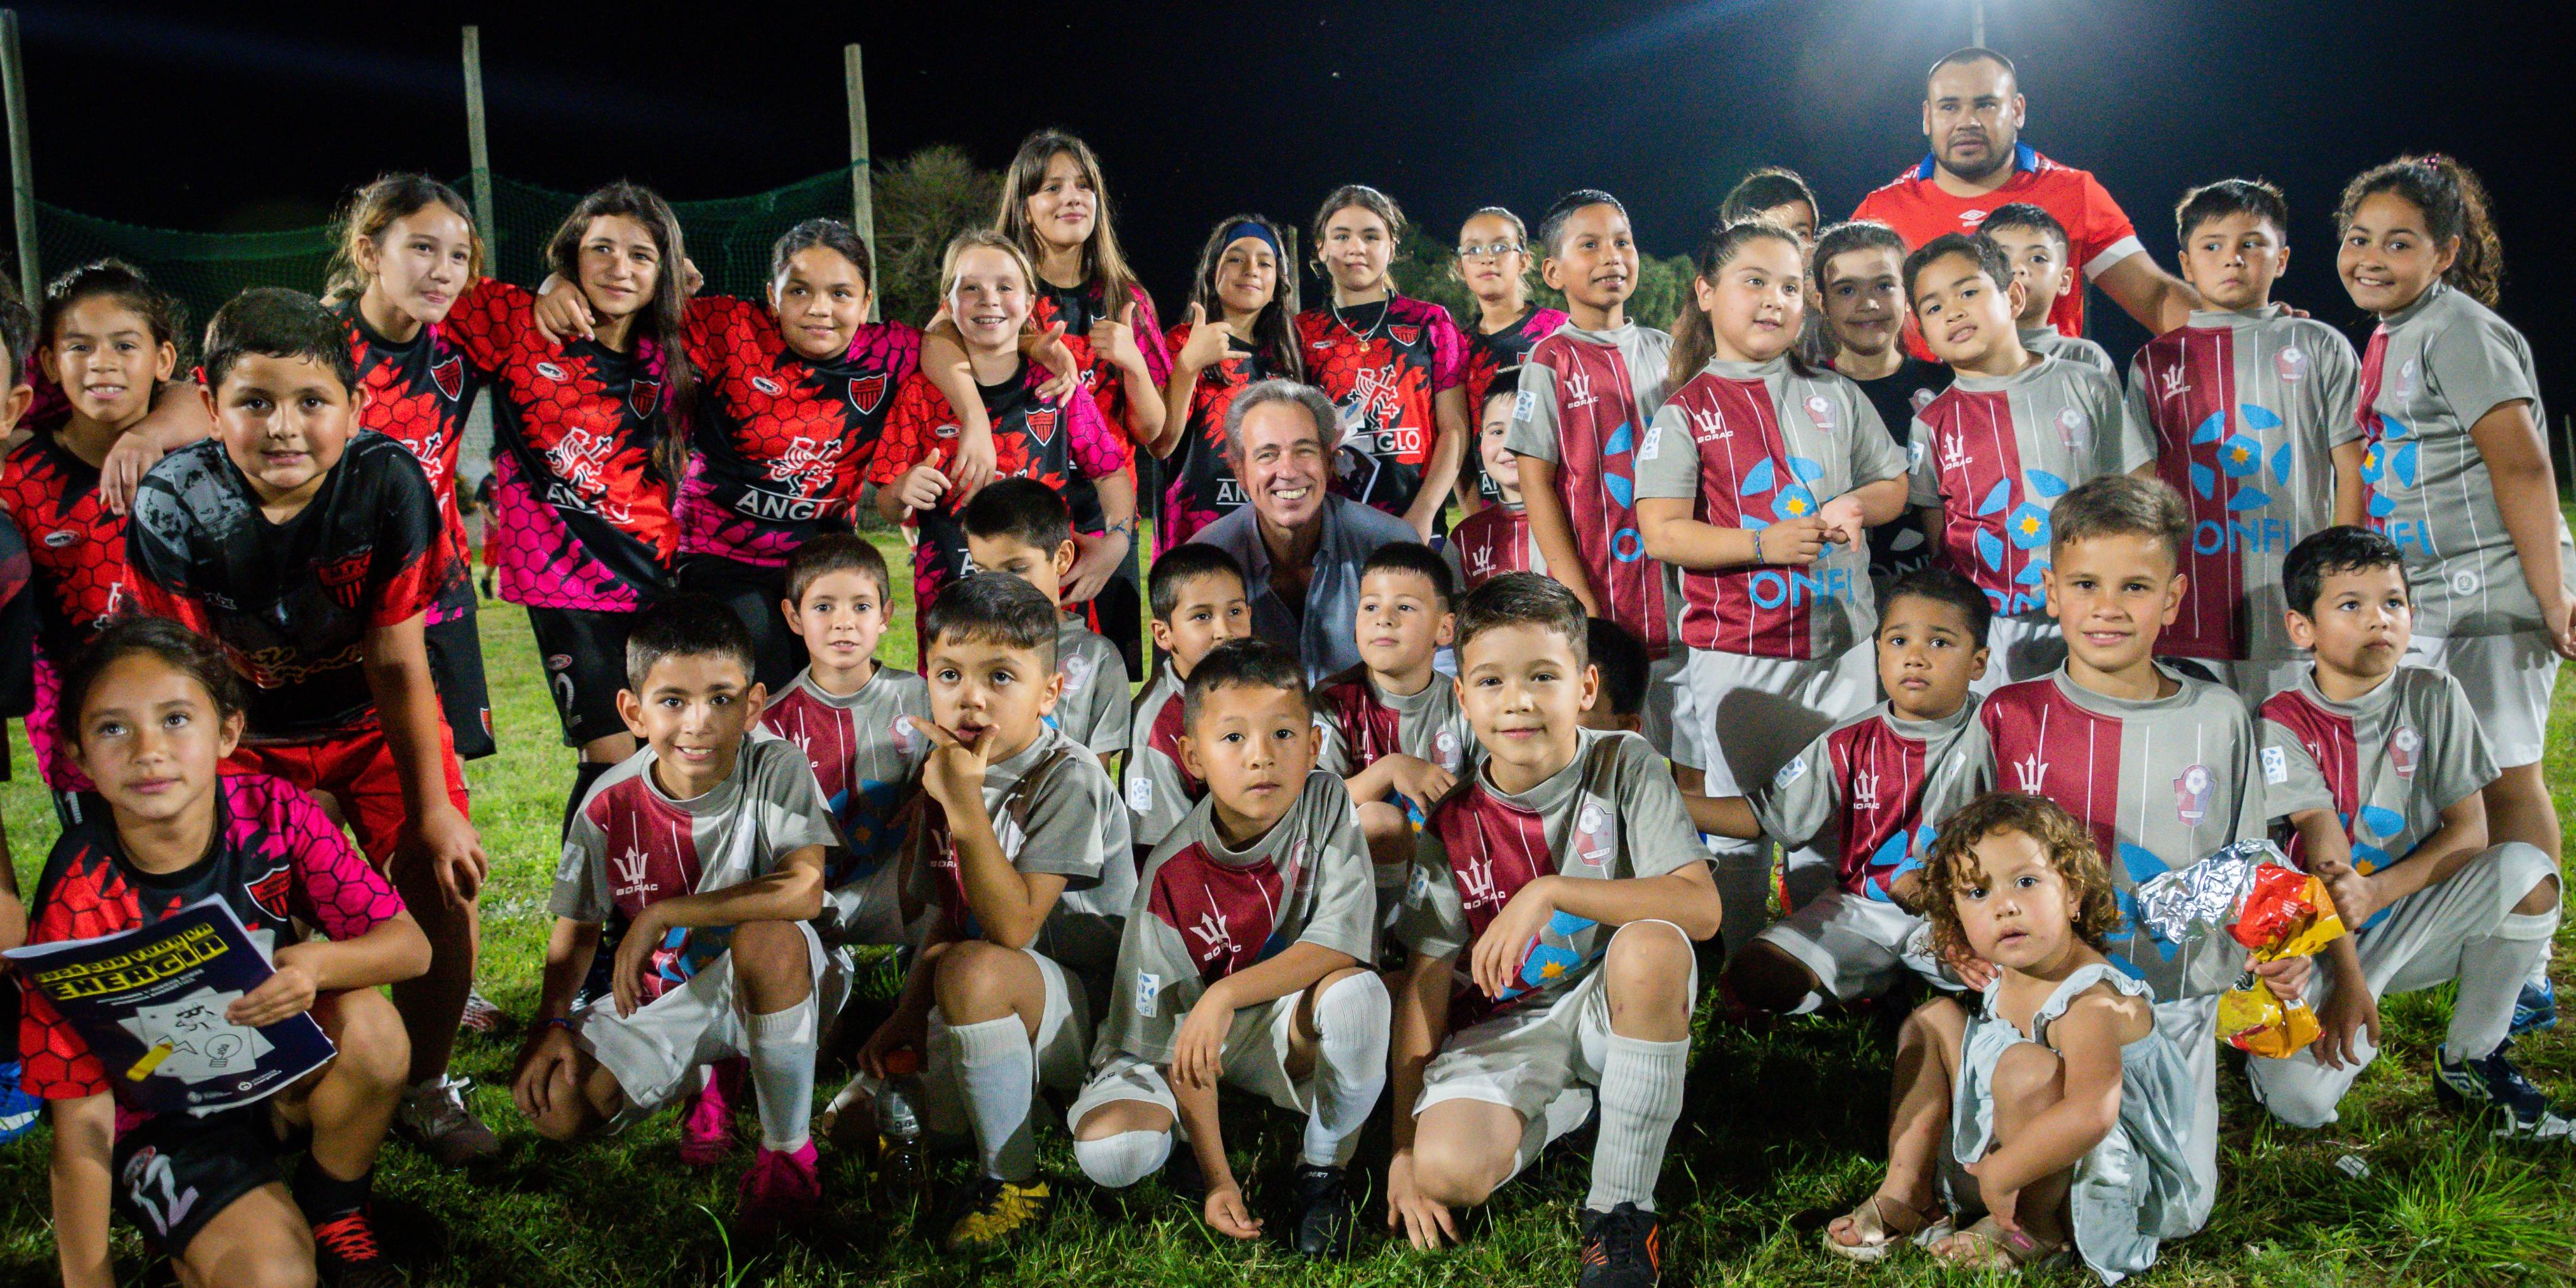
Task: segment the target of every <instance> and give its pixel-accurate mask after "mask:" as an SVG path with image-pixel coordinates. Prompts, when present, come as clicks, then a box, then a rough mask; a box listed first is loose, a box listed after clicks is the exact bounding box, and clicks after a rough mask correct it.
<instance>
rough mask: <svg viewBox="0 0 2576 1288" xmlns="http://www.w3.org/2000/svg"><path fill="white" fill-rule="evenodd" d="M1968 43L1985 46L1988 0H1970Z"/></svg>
mask: <svg viewBox="0 0 2576 1288" xmlns="http://www.w3.org/2000/svg"><path fill="white" fill-rule="evenodd" d="M1968 43H1969V44H1971V45H1975V46H1976V47H1978V48H1980V49H1983V48H1985V45H1986V0H1968Z"/></svg>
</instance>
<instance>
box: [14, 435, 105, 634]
mask: <svg viewBox="0 0 2576 1288" xmlns="http://www.w3.org/2000/svg"><path fill="white" fill-rule="evenodd" d="M0 507H6V508H7V509H8V511H9V519H10V521H11V522H12V523H13V524H14V525H16V527H17V529H18V535H19V536H20V537H22V538H24V539H25V541H26V546H27V559H28V561H29V564H30V566H31V568H32V570H33V573H34V584H35V587H36V589H37V590H38V591H39V592H40V593H39V594H38V596H37V598H36V620H37V630H38V637H37V638H38V640H39V643H40V645H41V646H42V647H43V649H44V650H45V656H47V657H48V658H51V659H53V661H54V662H55V664H56V665H61V664H63V663H66V662H68V661H70V660H71V656H72V654H73V653H75V652H78V651H79V650H80V649H81V647H82V646H84V645H86V644H88V643H89V642H90V640H91V639H93V638H95V637H96V636H97V635H98V632H99V630H100V629H101V628H103V627H105V626H106V625H107V624H108V623H109V622H110V621H112V620H114V619H115V618H116V616H117V615H118V614H119V613H121V612H124V611H125V610H126V609H127V608H128V607H129V599H130V597H129V595H128V593H127V591H126V589H125V516H124V515H121V514H118V513H116V512H115V511H113V510H110V509H108V508H107V505H106V503H105V502H104V501H102V500H100V498H99V494H98V467H97V466H95V465H92V464H90V463H89V462H87V461H84V460H82V459H81V458H80V457H79V456H77V455H74V454H73V452H72V450H71V449H70V448H68V447H65V446H63V444H62V441H61V440H60V439H58V438H56V437H55V436H54V435H53V433H52V432H50V431H47V430H38V431H36V432H35V433H34V434H33V435H32V436H30V437H29V438H28V439H27V441H26V442H23V443H20V444H19V445H18V448H17V450H16V451H13V452H11V453H9V458H8V460H7V462H6V463H0Z"/></svg>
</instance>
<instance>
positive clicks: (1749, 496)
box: [1637, 356, 1905, 659]
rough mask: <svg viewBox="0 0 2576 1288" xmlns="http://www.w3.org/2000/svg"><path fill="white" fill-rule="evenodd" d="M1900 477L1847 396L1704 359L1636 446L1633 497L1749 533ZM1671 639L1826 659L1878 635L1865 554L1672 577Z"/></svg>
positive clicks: (1814, 377) (1873, 428)
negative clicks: (1677, 604)
mask: <svg viewBox="0 0 2576 1288" xmlns="http://www.w3.org/2000/svg"><path fill="white" fill-rule="evenodd" d="M1904 473H1905V454H1904V453H1903V452H1900V451H1898V450H1897V449H1896V443H1895V440H1893V439H1891V438H1889V437H1888V435H1887V430H1886V428H1885V427H1884V426H1882V425H1880V424H1879V423H1878V409H1877V408H1875V407H1872V406H1871V405H1870V402H1869V399H1867V398H1864V397H1862V396H1861V392H1860V389H1859V387H1858V386H1856V385H1854V384H1852V382H1850V381H1848V380H1845V379H1843V378H1842V377H1841V376H1838V375H1835V374H1833V373H1832V372H1830V371H1826V372H1810V371H1807V370H1805V369H1804V368H1801V367H1795V366H1792V365H1791V364H1790V361H1789V359H1788V358H1787V357H1785V356H1784V357H1778V358H1773V359H1772V360H1771V361H1769V362H1761V363H1743V362H1711V363H1709V364H1708V366H1706V367H1704V368H1702V369H1701V370H1700V371H1699V372H1698V373H1697V374H1695V375H1693V376H1692V377H1691V378H1690V379H1689V380H1688V381H1685V382H1684V383H1683V384H1682V386H1681V387H1680V388H1678V389H1675V390H1674V391H1673V393H1672V396H1671V397H1670V398H1667V399H1666V400H1665V401H1664V405H1663V409H1662V410H1660V411H1658V412H1656V413H1655V421H1654V425H1653V426H1652V427H1651V428H1649V429H1648V430H1647V431H1646V439H1645V441H1644V442H1643V443H1641V444H1639V445H1638V448H1637V495H1639V496H1644V497H1659V498H1665V499H1671V500H1687V501H1690V502H1691V503H1692V505H1691V518H1693V519H1695V520H1697V521H1698V522H1701V523H1705V524H1708V525H1710V526H1712V527H1718V528H1751V529H1755V530H1760V529H1762V528H1766V527H1769V526H1770V525H1772V524H1774V523H1778V522H1781V521H1784V520H1788V519H1804V518H1809V517H1812V516H1813V515H1815V514H1816V512H1817V511H1819V510H1821V509H1822V508H1823V507H1824V506H1825V505H1826V504H1827V503H1829V502H1831V501H1832V500H1834V498H1836V497H1839V496H1841V495H1843V494H1844V493H1846V492H1849V491H1851V490H1852V489H1854V488H1859V487H1866V486H1868V485H1870V484H1872V483H1877V482H1882V481H1884V480H1887V479H1892V478H1897V477H1900V476H1902V475H1903V474H1904ZM1680 580H1681V592H1682V620H1681V640H1682V643H1684V644H1687V645H1689V646H1690V647H1692V648H1695V649H1707V650H1710V651H1713V652H1720V653H1737V654H1742V655H1745V656H1749V657H1774V658H1798V659H1805V658H1822V657H1835V656H1838V655H1840V654H1842V653H1843V652H1844V651H1846V650H1848V649H1850V648H1851V647H1852V645H1854V644H1856V643H1858V642H1860V641H1861V640H1863V639H1866V638H1868V636H1869V633H1870V631H1871V630H1872V629H1873V628H1874V627H1875V626H1876V625H1877V621H1878V611H1877V608H1876V603H1877V601H1876V599H1875V598H1874V597H1873V596H1872V594H1871V592H1870V585H1869V551H1868V550H1866V549H1851V548H1845V547H1842V546H1838V545H1828V546H1826V547H1825V548H1824V552H1823V554H1821V555H1820V556H1819V557H1818V558H1817V559H1816V561H1815V562H1814V563H1812V564H1808V565H1807V566H1805V567H1795V566H1791V565H1785V564H1741V565H1737V566H1734V567H1729V568H1719V569H1714V570H1710V571H1700V570H1697V569H1689V568H1685V569H1682V570H1681V578H1680Z"/></svg>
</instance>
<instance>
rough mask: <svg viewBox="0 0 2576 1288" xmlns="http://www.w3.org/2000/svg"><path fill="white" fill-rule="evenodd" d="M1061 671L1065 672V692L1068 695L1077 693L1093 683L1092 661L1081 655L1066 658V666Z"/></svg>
mask: <svg viewBox="0 0 2576 1288" xmlns="http://www.w3.org/2000/svg"><path fill="white" fill-rule="evenodd" d="M1060 669H1061V670H1062V671H1063V672H1064V691H1065V692H1067V693H1072V692H1075V691H1076V690H1079V689H1081V688H1082V687H1083V686H1085V685H1087V684H1089V683H1091V669H1092V663H1091V659H1090V658H1087V657H1084V656H1082V655H1081V654H1079V653H1077V654H1074V655H1073V656H1071V657H1068V658H1066V659H1065V660H1064V666H1063V667H1062V668H1060Z"/></svg>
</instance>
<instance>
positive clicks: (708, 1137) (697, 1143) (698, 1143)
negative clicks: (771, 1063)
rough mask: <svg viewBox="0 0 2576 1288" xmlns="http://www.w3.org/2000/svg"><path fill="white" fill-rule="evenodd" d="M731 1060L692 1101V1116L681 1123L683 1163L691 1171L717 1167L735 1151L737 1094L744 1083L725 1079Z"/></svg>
mask: <svg viewBox="0 0 2576 1288" xmlns="http://www.w3.org/2000/svg"><path fill="white" fill-rule="evenodd" d="M732 1063H735V1062H734V1061H731V1060H727V1061H724V1062H722V1063H719V1064H716V1065H715V1066H713V1068H712V1075H713V1076H710V1077H708V1078H707V1079H706V1081H704V1082H703V1083H700V1084H699V1086H698V1091H697V1094H696V1095H694V1096H691V1097H690V1098H689V1111H688V1115H687V1116H686V1117H684V1118H682V1119H681V1120H680V1161H681V1162H682V1163H684V1164H686V1165H688V1166H690V1167H713V1166H715V1165H716V1164H718V1163H721V1162H723V1161H724V1156H725V1155H726V1154H728V1153H731V1152H732V1151H733V1098H734V1097H733V1093H735V1092H736V1091H739V1090H740V1089H741V1080H740V1079H738V1078H728V1077H726V1076H725V1074H726V1072H727V1070H726V1068H725V1065H727V1064H732Z"/></svg>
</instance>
